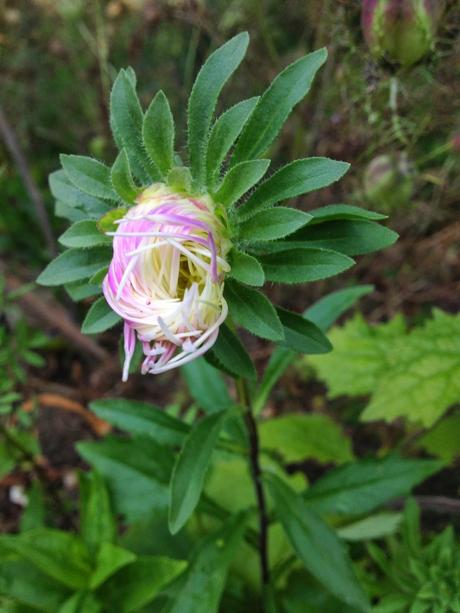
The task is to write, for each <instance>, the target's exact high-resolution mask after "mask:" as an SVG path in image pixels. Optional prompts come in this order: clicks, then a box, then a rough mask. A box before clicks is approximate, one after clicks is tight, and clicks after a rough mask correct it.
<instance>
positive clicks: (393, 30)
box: [361, 0, 444, 66]
mask: <svg viewBox="0 0 460 613" xmlns="http://www.w3.org/2000/svg"><path fill="white" fill-rule="evenodd" d="M443 9H444V1H443V0H363V8H362V13H361V25H362V29H363V33H364V38H365V40H366V42H367V44H368V45H369V47H370V49H371V51H372V53H373V55H374V56H375V57H376V58H379V59H383V58H385V59H388V60H389V61H391V62H396V63H399V64H402V65H403V66H411V65H412V64H415V63H416V62H418V61H419V60H420V59H421V58H422V57H423V56H424V55H426V54H427V53H428V52H429V51H430V49H432V47H433V43H434V37H435V34H436V29H437V26H438V23H439V19H440V17H441V14H442V12H443Z"/></svg>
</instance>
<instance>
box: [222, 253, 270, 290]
mask: <svg viewBox="0 0 460 613" xmlns="http://www.w3.org/2000/svg"><path fill="white" fill-rule="evenodd" d="M229 259H230V266H231V270H230V273H229V276H230V277H231V278H232V279H235V280H236V281H239V282H240V283H246V285H255V286H256V287H261V286H262V285H263V284H264V283H265V274H264V269H263V268H262V266H261V265H260V263H259V262H258V261H257V260H256V258H255V257H253V256H252V255H249V254H248V253H243V252H242V251H238V249H236V248H235V247H233V249H232V250H231V252H230V258H229Z"/></svg>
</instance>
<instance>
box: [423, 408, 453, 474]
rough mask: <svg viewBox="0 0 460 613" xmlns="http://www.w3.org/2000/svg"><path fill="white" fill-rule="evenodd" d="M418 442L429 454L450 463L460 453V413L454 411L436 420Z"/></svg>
mask: <svg viewBox="0 0 460 613" xmlns="http://www.w3.org/2000/svg"><path fill="white" fill-rule="evenodd" d="M418 444H419V445H420V446H421V447H422V449H425V451H428V453H430V454H431V455H434V456H436V457H438V458H440V459H441V460H443V461H444V462H446V463H448V464H450V463H451V462H452V461H453V460H454V459H455V458H457V457H458V455H459V454H460V415H459V414H458V413H454V414H453V415H448V416H447V417H445V418H444V419H441V420H440V421H438V422H437V423H436V424H435V425H434V426H433V428H431V430H429V431H428V432H426V433H425V434H424V435H423V436H422V437H420V438H419V440H418Z"/></svg>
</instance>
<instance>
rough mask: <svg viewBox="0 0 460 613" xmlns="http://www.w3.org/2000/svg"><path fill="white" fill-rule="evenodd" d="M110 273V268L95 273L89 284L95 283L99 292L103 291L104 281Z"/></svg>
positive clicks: (103, 268)
mask: <svg viewBox="0 0 460 613" xmlns="http://www.w3.org/2000/svg"><path fill="white" fill-rule="evenodd" d="M108 272H109V266H103V267H102V268H100V269H99V270H98V271H96V272H95V273H94V275H92V276H91V277H90V278H89V282H90V283H94V284H95V285H97V287H99V291H100V290H101V286H102V282H103V281H104V279H105V277H106V276H107V273H108Z"/></svg>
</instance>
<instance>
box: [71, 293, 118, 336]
mask: <svg viewBox="0 0 460 613" xmlns="http://www.w3.org/2000/svg"><path fill="white" fill-rule="evenodd" d="M120 321H121V317H120V315H118V313H115V311H113V310H112V309H111V308H110V306H109V305H108V304H107V301H106V299H105V298H104V296H101V297H100V298H98V299H97V300H96V301H95V302H93V304H92V305H91V307H90V309H89V311H88V312H87V314H86V317H85V319H84V320H83V323H82V326H81V331H82V332H83V334H100V333H101V332H105V331H106V330H109V329H110V328H113V326H115V325H116V324H117V323H118V322H120Z"/></svg>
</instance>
